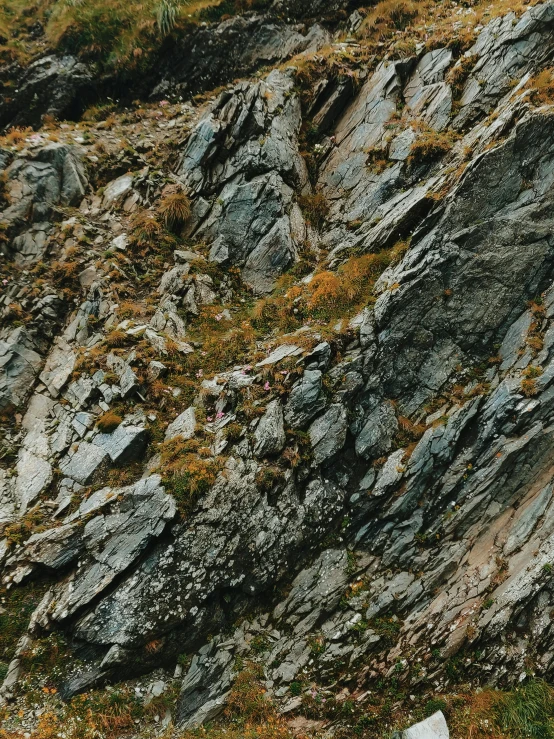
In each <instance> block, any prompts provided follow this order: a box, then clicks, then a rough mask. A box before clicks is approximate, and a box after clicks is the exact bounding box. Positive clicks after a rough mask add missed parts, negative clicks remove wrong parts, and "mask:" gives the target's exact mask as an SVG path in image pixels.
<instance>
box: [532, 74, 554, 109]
mask: <svg viewBox="0 0 554 739" xmlns="http://www.w3.org/2000/svg"><path fill="white" fill-rule="evenodd" d="M526 88H527V89H530V90H531V102H532V103H533V104H534V105H548V104H549V103H552V102H553V101H554V69H553V68H551V67H550V68H549V69H543V70H542V72H539V73H538V74H537V75H536V76H535V77H533V78H532V79H530V80H529V82H528V83H527V85H526Z"/></svg>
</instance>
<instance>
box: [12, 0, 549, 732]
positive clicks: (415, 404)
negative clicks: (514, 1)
mask: <svg viewBox="0 0 554 739" xmlns="http://www.w3.org/2000/svg"><path fill="white" fill-rule="evenodd" d="M321 5H322V4H321V3H319V2H311V3H309V8H308V9H306V10H305V12H306V13H307V14H309V13H316V14H317V13H318V12H319V8H320V7H321ZM338 5H339V4H338V3H337V4H334V3H332V4H329V7H331V6H332V8H331V10H332V12H335V11H339V10H340V8H339V7H338ZM341 5H343V6H344V7H346V4H341ZM278 7H279V8H281V9H282V12H283V13H284V12H288V11H287V10H286V9H287V8H288V7H289V5H288V4H287V3H276V4H275V8H278ZM458 10H459V11H460V14H461V13H462V12H464V13H465V10H463V9H458ZM467 11H468V12H467V14H470V13H471V12H472V11H471V10H470V9H467ZM456 12H458V11H456ZM553 14H554V4H553V3H552V2H544V3H538V4H536V5H535V6H533V7H531V8H528V9H524V10H522V12H521V14H520V15H519V16H518V17H516V16H515V14H512V13H510V14H508V15H506V16H504V17H499V18H496V19H493V20H492V21H491V22H490V23H489V25H484V27H483V28H482V29H477V30H478V31H479V30H480V32H479V33H478V34H477V36H476V38H475V40H474V42H472V45H469V44H468V46H469V48H468V49H467V51H465V52H464V55H463V56H462V55H461V54H460V51H459V48H458V47H457V46H456V44H454V43H452V44H450V45H448V46H447V45H446V42H445V43H444V45H437V44H435V43H433V44H431V46H432V50H429V48H430V47H429V45H428V46H426V47H425V48H424V47H423V45H421V46H420V45H419V44H415V45H413V46H410V47H409V48H410V49H411V51H410V54H412V53H413V56H411V55H408V56H406V55H404V58H402V59H399V58H398V57H399V56H400V54H398V53H397V54H395V57H394V59H392V58H381V57H380V56H379V54H378V51H376V49H377V50H378V49H382V48H383V47H382V46H377V47H372V51H373V52H374V54H373V56H372V57H371V62H370V63H369V64H368V63H367V58H366V57H364V55H363V54H361V53H360V54H359V49H360V47H362V46H363V43H364V38H365V37H364V36H363V35H360V36H359V37H357V36H355V34H356V32H357V31H356V29H358V28H362V31H360V34H362V33H365V31H363V17H362V13H361V12H360V13H358V15H356V13H353V16H354V17H352V16H351V17H350V18H348V19H347V20H345V23H346V25H345V26H344V28H345V29H347V31H348V33H349V34H350V33H351V34H353V35H354V39H357V41H356V40H354V41H352V40H350V41H343V40H342V39H339V40H337V41H333V43H332V48H333V49H334V52H336V55H335V56H333V64H330V63H329V64H327V63H325V64H324V63H323V62H322V61H321V59H319V61H318V58H317V55H316V57H314V58H313V59H311V60H310V63H313V64H315V65H316V69H317V70H319V72H318V74H317V75H315V74H313V76H312V77H311V78H310V77H309V75H307V73H306V69H305V68H304V67H301V65H300V63H298V66H295V65H289V66H286V65H281V66H280V67H279V68H275V69H273V70H271V71H269V72H267V73H264V74H260V75H259V76H258V77H256V78H255V79H252V80H242V81H238V82H233V84H232V85H230V86H229V87H227V88H226V89H224V90H223V91H218V92H217V94H215V93H214V95H213V96H212V98H211V99H210V101H209V102H208V103H207V104H206V105H201V106H198V107H193V106H191V105H188V104H185V103H183V104H181V103H178V104H177V103H175V104H174V105H170V104H169V103H168V104H167V105H164V106H160V105H157V106H156V107H152V108H150V109H148V110H149V111H150V113H151V115H150V117H148V113H147V112H145V110H142V109H141V111H140V118H138V120H140V125H137V124H136V122H135V123H134V124H133V126H134V129H135V130H132V131H131V130H130V128H124V127H123V126H125V125H129V124H127V123H124V122H118V123H117V124H113V125H117V126H120V128H119V129H117V131H116V132H114V131H112V130H110V131H108V130H107V127H106V126H102V124H99V125H98V126H96V127H95V129H94V135H95V136H98V137H99V138H100V139H101V141H102V142H104V143H103V145H104V146H106V147H108V154H106V157H105V160H106V161H103V162H100V163H99V157H98V155H97V152H98V148H96V149H94V150H93V149H92V147H91V146H90V145H89V144H88V143H87V142H86V141H85V140H83V141H81V142H80V143H79V142H78V141H77V139H76V137H73V133H74V132H75V130H77V129H75V130H73V129H69V128H68V129H60V131H62V132H64V131H66V132H67V131H71V132H72V133H71V136H70V134H69V133H67V135H65V134H62V139H63V140H62V141H60V142H58V143H49V144H47V143H45V141H44V140H41V141H40V145H38V144H37V145H36V146H35V147H33V146H32V140H31V141H29V142H28V143H29V146H28V147H27V146H26V148H25V149H23V148H21V149H20V150H17V147H16V146H14V147H12V149H14V150H13V151H12V149H7V150H6V152H4V149H2V150H1V152H0V157H1V162H2V166H3V167H4V171H5V173H6V181H7V188H8V190H9V193H10V197H9V202H7V203H5V206H6V207H5V208H4V210H3V212H2V219H3V221H6V229H5V233H6V239H5V240H4V239H3V240H2V242H1V243H2V250H3V253H4V254H5V255H9V256H10V260H13V265H12V266H7V267H6V275H7V277H6V278H5V282H4V279H2V294H1V296H0V301H1V303H0V306H1V309H2V314H1V316H2V321H3V324H2V327H1V328H0V332H1V333H0V409H1V410H2V411H4V412H5V413H4V415H5V416H6V417H5V418H4V415H3V416H2V434H3V437H2V456H1V457H0V462H1V465H0V525H1V526H2V531H3V532H4V534H3V539H2V543H1V545H0V561H1V562H2V567H3V578H4V580H3V582H4V583H5V584H6V585H9V586H10V588H13V589H16V588H17V587H19V586H20V585H21V584H24V583H25V582H28V581H29V580H30V579H31V578H35V579H40V578H43V577H44V576H45V574H47V575H48V577H49V587H48V590H47V591H46V592H45V595H44V597H43V599H42V602H41V603H40V605H39V606H38V607H37V609H36V610H35V612H34V614H33V616H32V619H31V623H30V627H29V634H28V635H27V636H26V637H25V638H26V639H30V640H40V639H42V638H46V637H45V635H46V634H49V633H50V632H57V631H62V632H63V633H64V634H65V636H66V637H67V638H68V640H69V642H70V647H71V648H72V649H74V650H75V653H77V654H83V655H85V656H86V664H84V665H83V664H81V663H79V666H78V667H77V668H76V669H75V671H74V672H73V673H72V674H71V675H69V677H68V678H67V680H66V681H65V683H64V684H63V685H61V686H60V688H61V689H62V690H63V694H64V695H65V696H70V695H73V694H75V693H77V692H80V691H85V690H88V689H89V688H90V687H91V686H93V685H97V684H100V683H102V682H106V681H114V680H118V679H121V678H123V677H127V676H132V675H136V674H139V673H141V672H142V673H144V672H148V671H149V670H152V669H155V668H160V667H168V666H169V667H171V669H173V668H174V667H175V664H176V661H177V659H178V657H179V655H184V660H183V659H179V668H181V666H182V664H183V662H185V663H186V665H187V670H186V673H185V675H184V678H183V684H182V689H181V695H180V698H179V701H178V706H177V708H176V717H177V719H178V721H179V722H180V723H181V724H183V726H186V727H194V726H197V725H198V724H201V723H205V722H208V721H211V720H213V719H214V718H216V717H217V716H219V714H220V713H221V711H222V709H223V707H224V705H225V701H226V699H227V697H228V695H229V691H230V690H232V687H233V684H234V681H235V679H236V677H237V673H238V672H239V667H238V666H239V665H240V664H243V663H244V661H247V662H248V661H251V660H253V661H254V662H255V663H256V664H257V665H258V667H259V668H260V670H261V675H262V677H260V680H262V681H263V683H264V686H265V690H267V693H268V695H269V696H270V697H271V698H272V699H273V700H274V701H275V702H276V705H277V706H278V708H279V710H281V711H282V712H283V714H284V715H285V716H293V717H294V719H300V718H305V716H303V713H302V712H303V711H305V708H306V702H307V701H309V700H310V696H312V697H313V695H312V691H313V692H315V694H316V695H320V693H318V691H326V692H321V695H327V696H329V697H332V699H333V701H339V702H340V701H341V700H346V699H347V698H348V701H351V702H352V704H353V705H356V706H357V705H362V706H365V705H369V701H370V696H372V697H371V700H374V696H375V694H376V692H375V691H379V690H381V687H379V686H382V685H383V681H388V680H392V679H394V681H395V683H394V684H395V685H396V686H398V685H400V686H402V689H403V690H404V688H405V692H406V694H407V695H411V694H412V693H411V691H414V694H415V693H417V692H418V691H421V694H422V695H423V694H425V695H427V696H430V695H434V693H435V692H437V691H439V690H441V689H444V688H445V687H446V686H450V687H452V683H453V682H455V681H457V680H462V678H463V679H464V680H472V681H473V682H474V684H475V685H477V684H484V683H492V684H495V685H511V684H516V683H517V682H518V681H519V680H520V678H522V676H523V677H524V676H525V674H527V673H529V671H530V670H532V671H533V672H534V673H535V674H537V675H540V676H544V677H546V678H549V679H551V678H553V677H554V639H553V635H552V629H551V621H550V617H549V616H548V614H549V613H550V612H551V611H552V609H553V608H554V587H553V584H552V577H551V574H552V563H553V561H554V501H553V490H554V485H553V479H552V477H553V467H552V459H553V450H554V426H553V417H554V384H553V381H554V323H553V322H554V236H553V234H554V221H553V212H554V210H553V207H554V107H553V100H552V99H551V98H549V95H551V90H550V92H548V91H549V89H550V88H549V87H548V85H547V84H545V83H544V67H545V66H547V65H548V63H549V61H548V60H549V59H550V58H551V55H552V23H553V20H552V19H553V18H554V15H553ZM298 15H302V12H301V11H297V14H296V15H295V16H294V17H298ZM358 16H359V18H358ZM291 17H293V13H292V11H291ZM266 22H267V18H265V19H264V18H261V17H260V16H258V15H254V14H247V15H245V16H243V17H241V18H239V19H237V18H235V19H232V20H228V21H223V23H222V24H221V25H220V26H218V27H217V31H214V28H213V27H206V28H204V29H202V28H200V29H198V31H197V33H198V38H199V39H200V38H204V36H205V35H207V34H213V33H216V32H219V33H221V35H222V36H224V37H225V38H227V36H226V34H229V39H231V35H232V33H231V32H232V31H233V29H235V30H236V29H237V28H249V29H251V33H250V32H249V33H250V36H249V43H251V44H252V49H254V47H255V52H256V54H257V56H256V59H257V60H258V61H257V62H256V64H257V63H258V62H259V60H261V59H262V58H267V60H268V61H271V63H274V62H275V61H276V60H277V61H279V60H281V59H282V58H284V57H285V56H288V55H289V54H292V53H293V51H292V46H291V47H290V49H289V47H287V46H286V43H285V41H282V42H281V41H280V42H279V44H278V45H281V46H282V47H283V48H279V49H275V48H273V49H269V51H267V52H266V51H265V50H264V49H265V47H264V43H265V41H264V39H265V38H266V37H265V36H264V33H266V31H263V29H264V28H266V26H264V24H265V23H266ZM276 23H277V21H276ZM286 23H289V22H288V21H287V22H286ZM286 23H285V21H284V20H279V22H278V23H277V26H278V28H279V29H281V30H282V29H284V28H288V29H289V31H290V28H291V26H290V25H286ZM450 25H451V24H450ZM450 25H449V28H450ZM307 26H309V24H307ZM295 28H296V27H295ZM252 29H254V30H252ZM260 29H262V30H260ZM310 29H311V30H310ZM314 29H316V26H314V25H312V26H310V27H309V28H308V27H302V28H301V29H296V30H295V31H294V33H297V34H299V36H298V38H297V37H296V36H295V37H294V38H295V39H296V41H298V43H299V44H301V45H302V44H304V43H305V42H306V39H307V38H309V37H310V34H312V35H313V34H316V35H318V34H319V33H320V30H318V29H316V30H314ZM254 31H255V32H254ZM262 31H263V32H262ZM241 33H242V31H241ZM287 33H288V31H287ZM256 34H258V35H256ZM259 34H261V35H259ZM318 37H319V36H318ZM271 38H272V42H273V41H275V38H276V37H274V36H272V37H271ZM279 38H281V37H279ZM287 38H288V37H287ZM349 38H350V37H349ZM260 39H262V40H260ZM296 41H295V43H296ZM435 41H436V39H435ZM228 43H235V42H233V41H231V40H229V41H228ZM287 43H288V42H287ZM291 43H292V42H291ZM383 43H384V42H383ZM441 44H442V41H441ZM233 48H234V50H235V51H236V53H237V54H249V53H251V51H252V49H250V50H249V48H248V47H246V46H245V47H244V48H242V47H241V48H238V47H237V48H236V47H233ZM295 48H296V47H295ZM302 48H305V47H302ZM417 49H419V50H417ZM416 50H417V51H416ZM396 51H398V49H396ZM252 53H254V52H253V51H252ZM264 54H267V56H266V57H264ZM274 54H278V56H274ZM321 54H322V55H323V52H321ZM357 54H359V56H357ZM208 55H209V53H208V52H206V58H208ZM353 59H355V60H357V61H355V62H354V61H352V60H353ZM216 61H217V60H216ZM297 61H298V60H297ZM302 61H306V58H305V57H304V58H303V59H302ZM327 61H328V60H327ZM339 62H340V63H339ZM185 63H186V64H189V61H188V60H187V59H185V60H184V61H183V64H184V65H185V66H184V67H183V69H185V68H187V69H188V67H186V64H185ZM317 64H321V66H320V67H317ZM333 65H335V66H333ZM349 65H350V66H349ZM299 67H300V68H299ZM335 67H336V69H338V71H336V69H335ZM248 68H249V67H248ZM460 70H461V71H460ZM541 72H542V75H541ZM181 73H182V74H185V72H183V71H179V70H176V72H175V74H176V75H177V74H181ZM198 74H202V70H201V68H199V70H198ZM537 75H540V76H539V77H537ZM316 76H317V77H318V79H314V77H316ZM306 78H308V82H306ZM537 80H538V82H537ZM191 84H192V83H191ZM206 84H208V83H206ZM537 85H538V86H539V89H537ZM168 106H169V107H168ZM165 108H167V110H166V111H165V113H164V112H161V111H163V110H164V109H165ZM126 116H129V117H130V116H131V113H130V112H128V113H127V114H126ZM136 129H140V130H138V131H137V130H136ZM175 129H177V130H179V131H180V135H181V139H180V140H179V141H176V139H175V132H176V131H175ZM123 132H124V133H125V136H127V138H128V141H129V142H132V146H133V147H134V154H133V155H132V156H133V157H134V158H131V154H126V153H125V152H122V151H121V146H120V142H119V138H118V137H119V136H123ZM116 133H117V135H116ZM71 141H73V143H71ZM161 142H163V144H164V145H167V148H166V149H165V150H164V151H166V152H167V150H169V151H170V152H171V154H170V155H167V158H163V156H162V154H161V153H160V152H161V151H162V147H161V146H160V148H158V149H156V148H155V147H156V146H157V145H158V144H160V143H161ZM169 142H170V143H169ZM314 142H315V143H314ZM109 145H112V149H109ZM129 146H130V144H129ZM176 148H177V149H178V151H177V153H175V149H176ZM94 152H96V153H94ZM141 152H142V153H141ZM145 152H150V155H149V158H145V157H146V154H145V156H144V157H143V153H145ZM126 156H129V157H130V158H129V159H128V160H126V162H125V165H121V164H120V161H121V158H124V157H126ZM94 158H96V161H95V159H94ZM85 161H86V162H91V163H93V164H95V165H96V164H98V166H99V169H100V171H101V176H102V177H103V186H102V187H103V189H102V190H100V189H99V188H98V187H96V180H93V179H92V177H91V178H90V180H88V179H87V177H86V175H85V170H84V165H83V162H85ZM139 164H140V169H139V166H138V165H139ZM308 165H309V166H308ZM95 176H96V175H95ZM168 183H169V184H168ZM181 190H183V191H184V192H185V193H186V195H187V197H188V200H189V201H190V206H191V215H190V217H189V218H186V217H185V216H183V218H182V221H183V224H181V222H179V223H180V224H181V225H183V229H182V231H181V228H180V226H179V227H177V226H176V225H175V222H171V219H168V216H167V202H168V200H167V198H168V196H169V197H171V196H172V195H173V196H174V195H175V194H177V195H178V196H180V192H181ZM179 202H181V204H182V205H183V204H185V205H188V201H187V200H184V199H182V198H181V200H180V201H179ZM61 208H63V209H64V218H65V220H63V221H62V222H61V223H59V222H58V220H57V219H56V218H55V214H56V212H57V209H61ZM164 208H165V209H164ZM137 224H138V225H137ZM123 237H125V238H123ZM176 247H178V248H176ZM43 262H44V264H45V265H46V266H45V267H42V266H41V265H42V263H43ZM49 266H50V268H51V272H52V273H53V275H54V276H55V281H53V282H51V283H50V282H48V279H49V278H48V268H49ZM364 269H365V270H366V271H363V270H364ZM33 270H35V271H33ZM360 274H361V277H360ZM37 275H40V276H39V277H36V276H37ZM35 278H36V279H35ZM37 283H38V284H37ZM45 285H46V287H45ZM322 285H323V286H324V287H326V289H325V290H323V289H322V287H321V286H322ZM260 295H261V296H263V299H262V300H259V299H258V298H259V296H260ZM360 296H361V297H360ZM318 300H319V302H318ZM16 324H17V325H16ZM110 424H112V425H110ZM99 427H100V428H101V429H102V431H100V430H99ZM35 521H40V524H39V525H40V529H39V530H34V528H33V527H34V526H35ZM25 643H26V644H27V642H25ZM12 656H13V659H14V660H19V652H17V650H16V652H14V654H13V655H10V659H11V657H12ZM20 662H21V660H19V661H18V662H17V664H15V663H12V664H13V665H14V667H13V669H11V667H10V669H9V671H8V672H7V678H6V679H7V680H8V682H7V683H5V685H4V694H5V695H7V696H8V697H9V695H13V694H14V691H16V690H17V688H16V678H15V677H14V676H15V675H16V674H19V673H18V671H19V670H20V668H21V664H22V663H21V664H20ZM16 668H17V669H16ZM308 686H309V687H308ZM395 689H396V688H395ZM299 692H300V693H301V695H298V693H299ZM331 702H332V701H331ZM371 705H373V704H371ZM312 715H313V712H312ZM337 715H338V714H334V716H333V717H332V720H333V721H334V720H335V718H336V717H337ZM420 715H424V714H420ZM327 719H329V716H327V717H326V718H325V717H324V718H322V719H321V722H322V723H321V724H320V725H319V724H318V728H321V727H322V726H323V722H325V721H327ZM306 720H307V719H306ZM313 720H314V721H315V720H316V719H313ZM317 720H318V721H319V719H317ZM330 720H331V719H329V721H330ZM342 720H343V719H342V718H340V717H339V718H338V719H337V721H338V722H339V723H340V722H341V721H342ZM343 723H344V722H343ZM404 725H406V724H404ZM327 726H328V724H325V728H327ZM312 728H313V727H312ZM382 734H384V731H383V732H382ZM368 736H369V734H368ZM404 736H405V737H416V736H429V737H431V736H435V737H445V736H448V729H446V727H445V725H444V718H443V717H442V714H436V715H435V716H432V717H430V718H429V719H427V720H426V721H425V722H423V724H417V725H416V726H413V727H412V728H410V729H408V730H407V731H406V732H405V733H404Z"/></svg>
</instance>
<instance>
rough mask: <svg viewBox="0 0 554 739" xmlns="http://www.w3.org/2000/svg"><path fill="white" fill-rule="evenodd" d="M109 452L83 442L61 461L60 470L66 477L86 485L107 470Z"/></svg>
mask: <svg viewBox="0 0 554 739" xmlns="http://www.w3.org/2000/svg"><path fill="white" fill-rule="evenodd" d="M108 460H109V454H108V452H107V451H106V450H105V449H103V448H101V447H99V446H96V445H95V444H90V443H89V442H88V441H82V442H81V443H80V444H79V446H78V447H77V449H76V450H75V451H74V452H73V453H70V454H68V455H67V456H66V457H64V458H63V459H62V460H60V470H61V471H62V473H63V474H64V475H65V476H66V477H70V478H71V479H72V480H75V481H76V482H78V483H80V484H81V485H86V484H87V483H89V482H91V481H92V480H93V479H94V478H95V477H96V476H98V475H99V474H100V472H102V470H103V469H105V467H106V465H107V464H108Z"/></svg>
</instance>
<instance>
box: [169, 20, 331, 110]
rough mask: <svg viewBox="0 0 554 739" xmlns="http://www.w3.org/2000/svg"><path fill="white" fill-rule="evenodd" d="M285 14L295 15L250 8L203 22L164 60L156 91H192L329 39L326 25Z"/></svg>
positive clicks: (202, 88)
mask: <svg viewBox="0 0 554 739" xmlns="http://www.w3.org/2000/svg"><path fill="white" fill-rule="evenodd" d="M286 17H289V18H290V17H293V16H291V14H288V16H287V14H282V15H281V16H280V17H279V16H275V15H270V16H268V15H262V14H259V13H255V14H246V15H244V16H243V15H239V16H234V17H232V18H229V19H227V20H224V21H223V22H222V23H219V24H217V25H216V26H204V27H198V28H197V29H196V31H194V32H193V33H192V34H190V35H187V37H186V41H185V39H182V40H181V41H180V42H178V44H177V47H176V48H171V49H170V50H169V51H168V52H167V53H166V54H165V55H164V56H163V58H162V59H161V60H160V65H159V67H158V70H157V73H158V74H157V80H156V81H157V84H156V86H155V88H154V94H155V95H166V94H167V93H168V92H169V91H171V92H173V93H174V94H181V95H185V96H186V97H190V95H191V94H195V93H197V92H199V91H203V90H211V89H214V88H216V87H218V86H220V85H222V84H225V83H226V82H229V81H232V80H235V79H237V78H239V77H244V76H247V75H250V74H252V73H253V72H254V71H255V70H256V69H258V68H260V67H263V66H267V65H270V64H277V63H279V62H282V61H284V60H285V59H287V58H288V57H290V56H293V55H295V54H298V53H300V52H302V51H306V52H309V51H312V52H314V51H317V49H318V48H320V47H321V46H323V45H325V44H326V43H327V42H328V40H329V35H328V33H327V32H326V31H325V30H324V29H323V28H322V27H321V26H319V25H314V26H311V27H309V29H308V30H307V31H306V30H305V28H304V27H303V26H302V25H301V24H293V23H290V22H285V21H284V20H283V19H284V18H286ZM160 77H161V80H160V79H159V78H160Z"/></svg>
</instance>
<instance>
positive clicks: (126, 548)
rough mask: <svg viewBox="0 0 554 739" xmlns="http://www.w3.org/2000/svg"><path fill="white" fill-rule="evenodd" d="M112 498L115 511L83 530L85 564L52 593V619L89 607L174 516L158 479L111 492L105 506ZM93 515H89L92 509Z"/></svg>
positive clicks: (112, 509) (88, 522) (82, 561)
mask: <svg viewBox="0 0 554 739" xmlns="http://www.w3.org/2000/svg"><path fill="white" fill-rule="evenodd" d="M110 493H111V494H110ZM110 500H111V501H113V502H112V504H111V506H110V508H108V509H107V510H106V512H104V513H101V514H99V515H97V516H95V517H93V518H90V519H89V520H87V522H86V524H85V526H84V529H82V537H83V549H84V551H83V552H82V553H81V554H80V558H81V561H80V564H79V566H78V567H77V569H76V571H75V572H74V573H73V574H72V575H71V577H70V578H69V579H67V580H66V581H65V582H63V583H60V584H59V585H58V586H56V587H55V588H54V589H53V593H52V599H51V601H50V605H49V609H50V610H47V611H45V613H46V612H47V613H48V617H49V618H52V619H60V620H63V619H67V618H68V617H69V616H70V615H71V614H73V613H75V612H76V611H77V610H79V609H80V608H82V607H83V606H85V605H86V604H87V603H90V602H91V601H92V600H93V599H94V598H95V597H96V596H97V595H98V594H100V593H101V592H102V591H103V590H105V589H106V588H107V587H108V586H109V585H110V583H111V582H112V581H113V580H114V578H116V577H117V576H118V575H120V574H121V573H122V572H124V571H125V570H126V569H127V568H128V567H129V566H130V565H131V564H132V563H133V562H134V561H135V559H136V558H137V557H138V555H139V554H140V553H141V552H142V551H143V550H144V549H145V547H146V546H147V545H148V544H149V543H150V542H151V541H152V540H153V539H155V538H156V537H158V536H159V535H160V534H161V533H162V531H163V530H164V528H165V526H166V524H167V522H168V521H171V519H172V518H173V517H174V516H175V502H174V501H173V498H171V496H169V495H166V493H165V492H164V489H163V487H162V486H161V484H160V478H159V476H157V475H152V476H151V477H147V478H145V479H142V480H139V482H137V483H135V484H134V485H130V486H129V487H126V488H121V489H119V490H114V491H109V489H108V494H107V495H104V503H107V502H109V501H110ZM98 502H99V503H100V504H101V503H102V501H101V500H99V501H98ZM88 512H89V515H90V508H89V510H88ZM83 514H85V510H83ZM85 515H86V514H85ZM42 617H43V618H44V617H45V616H44V615H43V616H42Z"/></svg>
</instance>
